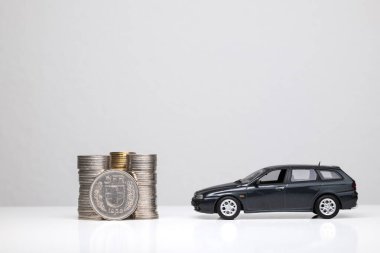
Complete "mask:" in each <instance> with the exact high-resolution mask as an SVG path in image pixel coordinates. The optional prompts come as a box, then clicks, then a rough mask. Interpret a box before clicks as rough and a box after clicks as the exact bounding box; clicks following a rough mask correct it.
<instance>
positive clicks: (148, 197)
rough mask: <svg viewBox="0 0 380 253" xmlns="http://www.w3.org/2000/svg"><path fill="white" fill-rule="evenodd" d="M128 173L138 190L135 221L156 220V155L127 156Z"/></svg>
mask: <svg viewBox="0 0 380 253" xmlns="http://www.w3.org/2000/svg"><path fill="white" fill-rule="evenodd" d="M129 158H130V159H129V166H128V167H129V172H130V173H131V174H132V175H133V176H134V178H135V179H136V181H137V185H138V188H139V201H138V203H137V209H136V211H135V213H134V218H135V219H156V218H158V213H157V204H156V198H157V194H156V184H157V174H156V165H157V155H140V154H132V155H130V156H129Z"/></svg>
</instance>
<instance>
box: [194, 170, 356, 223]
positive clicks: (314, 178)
mask: <svg viewBox="0 0 380 253" xmlns="http://www.w3.org/2000/svg"><path fill="white" fill-rule="evenodd" d="M357 200H358V193H357V192H356V183H355V181H354V180H353V179H352V178H351V177H349V176H348V175H347V174H346V173H344V172H343V170H342V169H340V168H339V167H336V166H322V165H280V166H272V167H267V168H264V169H261V170H258V171H255V172H254V173H252V174H250V175H248V176H247V177H245V178H243V179H240V180H237V181H235V182H233V183H228V184H222V185H217V186H214V187H210V188H206V189H203V190H200V191H197V192H195V194H194V197H193V199H192V201H191V204H192V205H193V206H194V209H195V210H196V211H199V212H203V213H218V214H219V216H220V217H221V218H223V219H234V218H236V217H237V216H238V215H239V213H240V210H244V212H246V213H254V212H281V211H285V212H305V211H306V212H307V211H310V212H314V213H316V214H318V215H319V216H320V217H322V218H326V219H329V218H333V217H334V216H336V215H337V214H338V212H339V209H351V208H352V207H355V206H356V202H357Z"/></svg>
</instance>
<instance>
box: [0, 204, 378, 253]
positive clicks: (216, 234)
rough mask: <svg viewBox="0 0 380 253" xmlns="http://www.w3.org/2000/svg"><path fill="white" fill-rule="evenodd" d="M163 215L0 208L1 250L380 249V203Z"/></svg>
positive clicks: (170, 210) (166, 210)
mask: <svg viewBox="0 0 380 253" xmlns="http://www.w3.org/2000/svg"><path fill="white" fill-rule="evenodd" d="M159 214H160V219H158V220H124V221H86V220H78V219H77V217H76V207H3V208H0V252H2V253H9V252H39V253H43V252H49V253H57V252H112V253H115V252H125V253H127V252H130V253H136V252H164V253H170V252H175V253H180V252H218V253H220V252H236V253H237V252H292V253H294V252H302V253H306V252H307V253H309V252H318V253H321V252H344V253H348V252H366V253H368V252H378V251H377V250H378V247H377V246H378V243H379V242H380V206H360V207H358V208H356V209H353V210H344V211H341V212H340V213H339V214H338V216H337V217H335V218H334V219H331V220H324V219H320V218H317V219H312V217H313V214H312V213H261V214H244V213H241V214H240V216H239V217H238V218H237V219H236V220H234V221H225V220H221V219H219V218H218V216H217V215H215V214H214V215H208V214H200V213H197V212H195V211H193V210H192V207H190V206H183V207H179V206H175V207H172V206H162V207H159Z"/></svg>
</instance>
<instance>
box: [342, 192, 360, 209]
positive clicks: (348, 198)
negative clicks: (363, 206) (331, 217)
mask: <svg viewBox="0 0 380 253" xmlns="http://www.w3.org/2000/svg"><path fill="white" fill-rule="evenodd" d="M337 195H338V197H339V199H340V202H341V204H342V209H351V208H353V207H355V206H357V203H358V193H357V192H356V191H348V192H342V193H339V194H337Z"/></svg>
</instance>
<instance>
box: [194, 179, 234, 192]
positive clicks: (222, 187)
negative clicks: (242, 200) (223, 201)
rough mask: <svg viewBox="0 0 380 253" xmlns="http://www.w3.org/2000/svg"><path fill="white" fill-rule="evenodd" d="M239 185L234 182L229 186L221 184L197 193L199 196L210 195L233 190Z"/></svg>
mask: <svg viewBox="0 0 380 253" xmlns="http://www.w3.org/2000/svg"><path fill="white" fill-rule="evenodd" d="M239 185H240V184H239V183H235V182H233V183H227V184H219V185H215V186H211V187H208V188H205V189H202V190H199V191H197V192H196V193H197V194H206V193H210V192H216V191H222V190H227V189H233V188H236V187H237V186H239Z"/></svg>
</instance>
